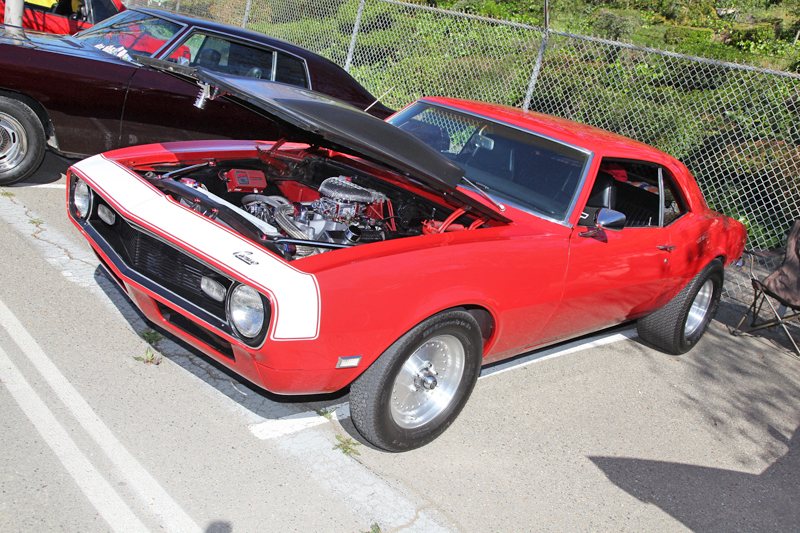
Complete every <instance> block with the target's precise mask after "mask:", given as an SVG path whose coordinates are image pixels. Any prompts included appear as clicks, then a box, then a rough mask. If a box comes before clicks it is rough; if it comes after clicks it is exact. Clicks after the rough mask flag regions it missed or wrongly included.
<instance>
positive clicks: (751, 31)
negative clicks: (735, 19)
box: [728, 23, 775, 50]
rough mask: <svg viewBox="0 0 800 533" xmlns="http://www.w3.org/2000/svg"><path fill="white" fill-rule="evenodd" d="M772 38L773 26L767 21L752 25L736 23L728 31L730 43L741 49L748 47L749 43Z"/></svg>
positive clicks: (773, 36)
mask: <svg viewBox="0 0 800 533" xmlns="http://www.w3.org/2000/svg"><path fill="white" fill-rule="evenodd" d="M774 38H775V28H774V26H773V25H772V24H769V23H762V24H756V25H752V26H750V25H744V24H737V25H735V26H733V27H732V28H731V29H730V31H729V33H728V39H729V42H730V44H731V45H733V46H737V47H739V48H741V49H742V50H746V49H747V48H749V45H750V43H760V42H764V41H768V40H770V39H774Z"/></svg>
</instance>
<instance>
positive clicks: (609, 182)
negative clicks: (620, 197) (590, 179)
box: [586, 170, 617, 209]
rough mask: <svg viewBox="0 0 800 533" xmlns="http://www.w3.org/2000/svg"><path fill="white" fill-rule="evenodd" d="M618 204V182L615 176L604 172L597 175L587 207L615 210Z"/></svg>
mask: <svg viewBox="0 0 800 533" xmlns="http://www.w3.org/2000/svg"><path fill="white" fill-rule="evenodd" d="M616 204H617V180H616V179H614V176H612V175H611V174H609V173H607V172H603V171H602V170H601V171H600V172H598V173H597V178H595V180H594V185H593V186H592V192H591V193H590V194H589V200H587V202H586V207H595V208H598V209H600V208H603V207H605V208H607V209H615V208H616Z"/></svg>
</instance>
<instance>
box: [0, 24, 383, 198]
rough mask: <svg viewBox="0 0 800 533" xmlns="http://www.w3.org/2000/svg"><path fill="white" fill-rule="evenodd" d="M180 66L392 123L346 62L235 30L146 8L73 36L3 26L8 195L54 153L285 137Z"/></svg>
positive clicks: (3, 158) (1, 178)
mask: <svg viewBox="0 0 800 533" xmlns="http://www.w3.org/2000/svg"><path fill="white" fill-rule="evenodd" d="M153 66H155V67H156V68H153ZM171 66H174V70H179V71H180V72H183V73H186V72H191V71H192V69H204V70H209V71H215V72H220V73H224V74H231V75H234V76H242V77H249V78H260V79H263V80H268V81H270V82H277V83H285V84H289V85H293V86H298V87H303V88H305V89H310V90H313V91H316V92H320V93H324V94H327V95H329V96H333V97H335V98H337V99H339V100H342V101H344V102H346V103H349V104H351V105H353V106H355V107H358V108H360V109H366V110H368V111H369V113H371V114H372V115H374V116H377V117H379V118H386V117H387V116H389V115H390V114H391V113H392V110H391V109H389V108H388V107H386V106H384V105H382V104H380V103H375V98H374V97H373V96H372V95H371V94H370V93H369V92H368V91H367V90H366V89H364V88H363V87H362V86H361V85H359V84H358V82H356V81H355V80H354V79H353V78H352V76H350V75H349V74H348V73H347V72H345V71H344V70H343V69H342V68H341V67H339V66H338V65H336V64H335V63H333V62H331V61H329V60H327V59H325V58H323V57H320V56H318V55H316V54H315V53H313V52H310V51H308V50H306V49H304V48H301V47H299V46H296V45H293V44H291V43H288V42H286V41H282V40H280V39H276V38H272V37H269V36H266V35H263V34H261V33H257V32H253V31H249V30H245V29H242V28H237V27H234V26H229V25H226V24H219V23H216V22H211V21H208V20H203V19H197V18H193V17H187V16H182V15H178V14H175V13H171V12H166V11H161V10H157V9H149V8H138V9H132V10H128V11H124V12H122V13H120V14H118V15H116V16H114V17H111V18H108V19H106V20H105V21H103V22H101V23H99V24H96V25H95V26H93V27H92V28H90V29H88V30H86V31H83V32H80V33H78V34H76V35H74V36H66V35H51V34H46V33H39V32H30V31H23V30H21V29H19V28H11V27H8V26H2V25H0V73H2V74H1V75H0V185H9V184H11V183H15V182H18V181H21V180H24V179H25V178H27V177H28V176H30V175H31V174H32V173H33V172H34V171H35V170H36V169H37V168H38V167H39V164H40V163H41V161H42V158H43V157H44V150H45V147H46V146H50V148H51V149H53V150H55V151H56V152H58V153H61V154H63V155H66V156H71V157H79V156H86V155H90V154H95V153H99V152H103V151H107V150H112V149H114V148H121V147H125V146H132V145H137V144H146V143H154V142H166V141H182V140H201V139H253V138H259V139H260V138H273V137H274V135H275V134H276V133H278V132H277V131H276V125H275V123H274V122H271V121H268V120H266V119H264V118H262V117H261V116H260V115H257V114H255V113H251V112H249V111H248V110H245V109H243V108H242V107H241V106H238V105H234V104H232V103H231V102H229V101H228V100H226V99H225V98H224V97H218V95H216V94H208V93H207V91H208V89H207V88H206V89H204V88H203V87H202V86H201V85H200V84H198V83H197V82H196V80H194V79H192V78H191V77H187V76H185V75H183V76H176V75H174V73H171V72H169V70H170V67H171ZM204 90H205V91H206V94H204ZM201 108H203V109H201Z"/></svg>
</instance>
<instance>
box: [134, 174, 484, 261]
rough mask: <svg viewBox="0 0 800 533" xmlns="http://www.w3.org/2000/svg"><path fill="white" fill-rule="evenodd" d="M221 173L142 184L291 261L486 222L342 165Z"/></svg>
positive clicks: (155, 178)
mask: <svg viewBox="0 0 800 533" xmlns="http://www.w3.org/2000/svg"><path fill="white" fill-rule="evenodd" d="M221 166H222V165H219V166H218V165H217V164H216V163H214V162H211V161H207V162H205V163H199V164H196V165H189V166H184V167H181V168H177V169H176V168H174V167H165V169H164V170H166V171H161V172H159V170H161V169H154V170H150V171H147V172H143V177H144V178H145V179H147V180H148V181H149V182H150V183H151V184H153V185H154V186H156V187H157V188H159V189H160V190H162V191H163V192H164V193H166V194H168V195H170V196H172V197H173V199H174V200H176V201H179V202H180V203H182V204H184V205H186V206H187V207H189V208H191V209H193V210H195V211H198V212H200V213H201V214H203V215H205V216H208V217H209V218H213V219H215V220H217V221H218V222H220V223H222V224H225V225H227V226H228V227H230V228H231V229H233V230H234V231H237V232H239V233H241V234H242V235H245V236H246V237H248V238H250V239H251V240H254V241H256V242H259V243H261V244H262V245H264V246H265V247H266V248H268V249H270V250H271V251H273V252H276V253H278V254H280V255H281V256H283V257H284V258H285V259H286V260H294V259H299V258H303V257H308V256H311V255H315V254H319V253H323V252H326V251H330V250H335V249H340V248H349V247H352V246H357V245H361V244H367V243H374V242H379V241H385V240H390V239H398V238H403V237H412V236H416V235H423V234H430V233H436V232H442V231H456V230H463V229H466V228H467V225H465V222H466V223H467V224H468V225H469V226H470V228H472V227H477V225H479V224H478V222H481V223H482V222H484V221H482V220H479V221H475V220H474V219H472V218H470V217H469V216H467V215H464V211H463V210H462V211H453V210H452V208H449V207H447V206H442V205H441V204H439V203H436V202H433V201H431V200H428V199H424V198H422V197H420V196H418V195H416V194H414V193H413V192H411V191H410V190H407V189H405V188H401V187H398V186H395V185H391V184H389V183H387V182H386V181H384V180H382V179H379V178H377V177H375V176H371V175H368V174H364V173H355V172H352V173H351V172H348V171H351V170H352V169H349V168H348V167H345V166H343V165H333V164H330V163H327V162H322V163H320V162H318V163H316V164H313V163H312V164H309V163H307V162H304V163H302V164H297V163H290V164H284V163H283V162H281V161H279V160H277V159H270V165H269V166H268V167H266V169H267V170H266V172H265V171H264V170H261V169H258V168H253V167H254V166H256V165H253V163H252V162H250V164H249V165H242V166H236V167H231V166H227V165H226V167H225V168H220V167H221ZM248 167H249V168H248ZM262 168H264V167H262ZM337 174H338V175H337ZM462 215H463V216H462ZM457 219H458V222H460V224H459V223H455V222H456V221H457ZM461 219H463V220H461Z"/></svg>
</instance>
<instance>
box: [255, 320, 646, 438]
mask: <svg viewBox="0 0 800 533" xmlns="http://www.w3.org/2000/svg"><path fill="white" fill-rule="evenodd" d="M635 336H636V330H635V329H634V328H631V329H626V330H623V331H618V332H615V333H604V334H600V335H595V336H592V337H589V338H584V339H580V340H577V341H573V342H570V343H567V344H562V345H560V346H556V347H554V348H549V349H546V350H540V351H536V352H533V353H530V354H528V355H526V356H523V357H519V358H517V359H514V360H512V361H507V362H501V363H499V364H497V365H492V366H489V367H486V368H484V369H483V370H481V374H480V376H479V377H478V379H483V378H487V377H489V376H494V375H497V374H502V373H503V372H508V371H509V370H514V369H516V368H521V367H523V366H528V365H531V364H533V363H541V362H542V361H547V360H548V359H555V358H556V357H560V356H562V355H567V354H571V353H575V352H581V351H583V350H589V349H590V348H596V347H597V346H603V345H605V344H611V343H614V342H619V341H624V340H626V339H631V338H633V337H635ZM327 411H328V413H330V416H332V417H336V418H337V419H338V420H341V419H342V418H347V417H349V416H350V404H349V403H347V402H345V403H340V404H337V405H332V406H330V407H328V408H327ZM330 421H331V419H330V418H328V417H327V416H323V415H321V414H319V413H317V412H316V411H305V412H303V413H297V414H294V415H290V416H284V417H281V418H277V419H274V420H266V421H264V422H260V423H258V424H252V425H251V426H250V431H251V432H252V433H253V435H255V436H256V437H258V438H259V439H262V440H268V439H276V438H278V437H284V436H286V435H291V434H292V433H297V432H299V431H303V430H306V429H308V428H312V427H315V426H320V425H322V424H324V423H325V422H330Z"/></svg>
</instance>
